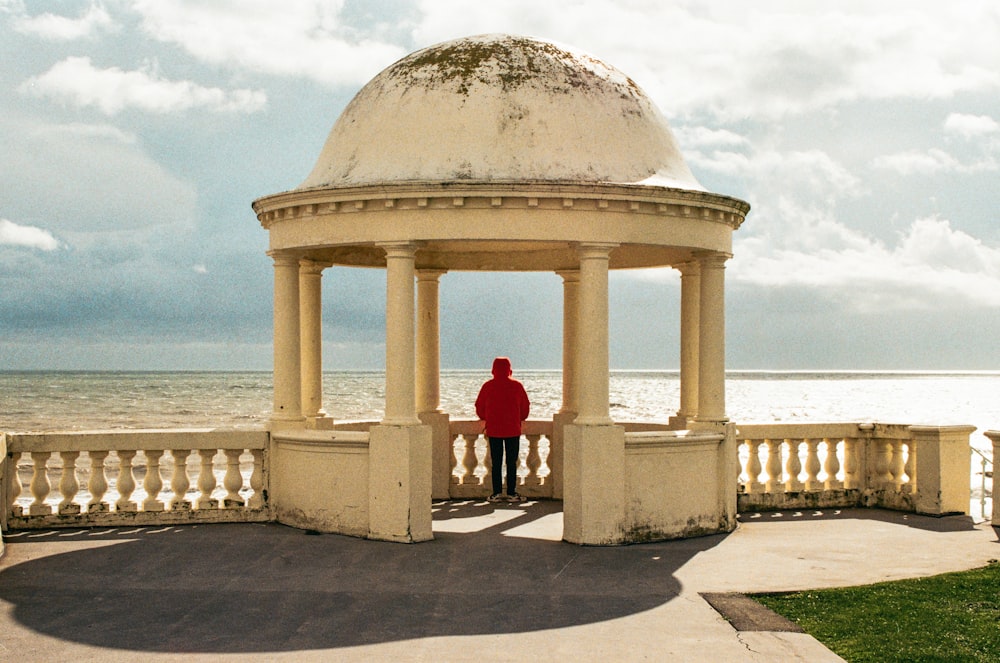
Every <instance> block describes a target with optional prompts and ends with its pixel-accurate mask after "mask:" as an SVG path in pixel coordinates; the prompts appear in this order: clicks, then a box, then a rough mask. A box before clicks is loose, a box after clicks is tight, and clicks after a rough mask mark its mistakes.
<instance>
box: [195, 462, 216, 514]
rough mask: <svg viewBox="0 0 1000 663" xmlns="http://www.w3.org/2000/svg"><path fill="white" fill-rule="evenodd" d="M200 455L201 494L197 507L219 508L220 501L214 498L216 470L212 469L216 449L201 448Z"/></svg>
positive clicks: (199, 485)
mask: <svg viewBox="0 0 1000 663" xmlns="http://www.w3.org/2000/svg"><path fill="white" fill-rule="evenodd" d="M198 456H200V457H201V469H200V470H199V471H198V489H199V490H201V495H199V496H198V500H197V504H196V505H195V508H196V509H218V508H219V501H218V500H216V499H213V498H212V493H213V492H215V472H213V471H212V459H213V458H215V449H199V450H198Z"/></svg>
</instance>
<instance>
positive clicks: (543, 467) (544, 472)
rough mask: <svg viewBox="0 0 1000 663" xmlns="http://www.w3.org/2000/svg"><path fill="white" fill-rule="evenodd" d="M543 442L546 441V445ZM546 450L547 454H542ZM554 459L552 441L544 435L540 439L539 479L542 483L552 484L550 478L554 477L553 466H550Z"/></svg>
mask: <svg viewBox="0 0 1000 663" xmlns="http://www.w3.org/2000/svg"><path fill="white" fill-rule="evenodd" d="M542 440H545V444H544V445H543V444H542ZM543 449H544V451H545V453H544V454H543V453H542V450H543ZM551 459H552V440H551V439H549V436H548V435H542V436H541V437H540V438H539V439H538V460H539V464H538V478H539V481H541V483H549V484H551V483H552V480H551V479H550V477H551V476H552V466H551V465H549V462H550V460H551Z"/></svg>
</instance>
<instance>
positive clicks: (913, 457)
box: [901, 440, 917, 493]
mask: <svg viewBox="0 0 1000 663" xmlns="http://www.w3.org/2000/svg"><path fill="white" fill-rule="evenodd" d="M903 471H904V472H906V484H905V485H904V486H903V487H902V489H901V490H902V491H903V492H905V493H915V492H917V490H916V489H917V453H916V444H915V442H914V440H907V441H906V464H905V465H904V466H903Z"/></svg>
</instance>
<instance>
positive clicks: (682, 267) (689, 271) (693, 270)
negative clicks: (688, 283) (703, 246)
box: [673, 260, 701, 278]
mask: <svg viewBox="0 0 1000 663" xmlns="http://www.w3.org/2000/svg"><path fill="white" fill-rule="evenodd" d="M673 268H674V269H676V270H677V271H678V272H680V273H681V277H682V278H683V277H685V276H698V274H700V273H701V263H700V262H698V261H697V260H688V261H687V262H681V263H678V264H676V265H673Z"/></svg>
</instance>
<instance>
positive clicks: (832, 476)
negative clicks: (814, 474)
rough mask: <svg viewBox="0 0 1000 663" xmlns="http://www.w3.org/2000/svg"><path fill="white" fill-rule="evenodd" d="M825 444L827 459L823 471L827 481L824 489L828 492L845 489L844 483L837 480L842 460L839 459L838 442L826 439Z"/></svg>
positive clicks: (824, 460) (824, 439)
mask: <svg viewBox="0 0 1000 663" xmlns="http://www.w3.org/2000/svg"><path fill="white" fill-rule="evenodd" d="M823 444H825V445H826V458H824V459H823V471H824V472H826V481H825V482H824V484H823V487H824V488H825V489H826V490H839V489H841V488H843V487H844V482H842V481H840V480H839V479H837V473H838V472H840V459H839V458H837V440H831V439H830V438H827V437H824V438H823Z"/></svg>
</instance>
